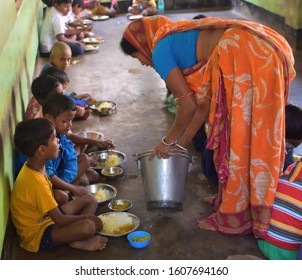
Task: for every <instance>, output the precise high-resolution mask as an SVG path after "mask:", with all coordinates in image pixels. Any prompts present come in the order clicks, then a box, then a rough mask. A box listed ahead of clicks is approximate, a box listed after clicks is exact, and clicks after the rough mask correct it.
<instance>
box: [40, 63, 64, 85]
mask: <svg viewBox="0 0 302 280" xmlns="http://www.w3.org/2000/svg"><path fill="white" fill-rule="evenodd" d="M43 75H50V76H53V77H55V78H56V79H57V80H58V81H59V82H60V83H61V84H64V83H66V82H67V83H69V78H68V75H67V74H66V72H64V71H63V70H61V69H59V68H57V67H53V66H52V67H48V68H47V69H45V70H44V71H43Z"/></svg>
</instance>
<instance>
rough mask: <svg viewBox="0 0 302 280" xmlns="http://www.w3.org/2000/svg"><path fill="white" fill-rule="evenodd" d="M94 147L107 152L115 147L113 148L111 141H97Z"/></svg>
mask: <svg viewBox="0 0 302 280" xmlns="http://www.w3.org/2000/svg"><path fill="white" fill-rule="evenodd" d="M96 146H97V147H98V148H104V149H107V150H108V149H114V148H115V146H114V144H113V143H112V141H111V140H106V141H97V143H96Z"/></svg>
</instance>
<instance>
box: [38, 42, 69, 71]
mask: <svg viewBox="0 0 302 280" xmlns="http://www.w3.org/2000/svg"><path fill="white" fill-rule="evenodd" d="M70 62H71V49H70V47H69V46H68V45H67V44H66V43H64V42H61V41H59V42H56V43H54V44H53V45H52V47H51V52H50V55H49V61H48V62H47V63H46V64H45V65H44V66H43V67H42V70H41V72H40V75H41V74H43V72H44V71H45V70H46V69H47V68H49V67H57V68H58V69H60V70H62V71H66V70H67V68H68V67H69V65H70Z"/></svg>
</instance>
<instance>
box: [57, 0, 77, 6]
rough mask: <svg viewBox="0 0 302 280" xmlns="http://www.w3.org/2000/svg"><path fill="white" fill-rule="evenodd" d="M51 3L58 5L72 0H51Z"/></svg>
mask: <svg viewBox="0 0 302 280" xmlns="http://www.w3.org/2000/svg"><path fill="white" fill-rule="evenodd" d="M53 3H54V4H58V5H61V4H69V3H72V0H53Z"/></svg>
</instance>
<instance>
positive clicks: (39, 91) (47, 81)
mask: <svg viewBox="0 0 302 280" xmlns="http://www.w3.org/2000/svg"><path fill="white" fill-rule="evenodd" d="M59 85H60V82H59V81H58V80H57V79H56V78H55V77H53V76H50V75H44V74H43V75H41V76H39V77H37V78H35V79H34V80H33V82H32V84H31V92H32V94H33V96H34V97H35V98H36V99H37V100H44V99H45V98H46V96H47V95H48V94H49V93H51V92H52V91H53V90H55V89H56V88H57V87H58V86H59Z"/></svg>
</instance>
